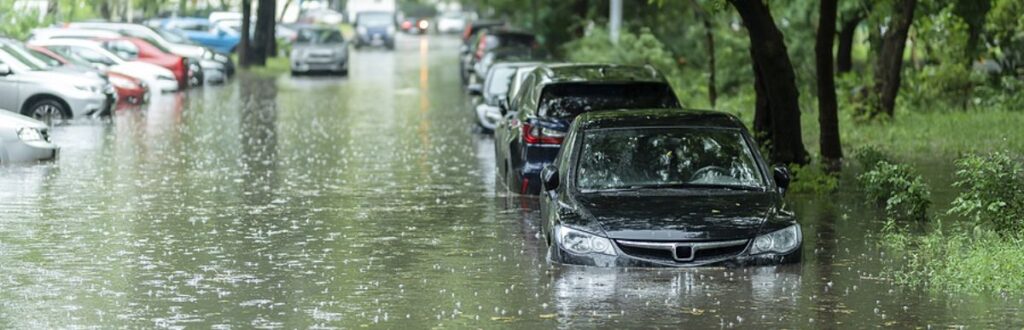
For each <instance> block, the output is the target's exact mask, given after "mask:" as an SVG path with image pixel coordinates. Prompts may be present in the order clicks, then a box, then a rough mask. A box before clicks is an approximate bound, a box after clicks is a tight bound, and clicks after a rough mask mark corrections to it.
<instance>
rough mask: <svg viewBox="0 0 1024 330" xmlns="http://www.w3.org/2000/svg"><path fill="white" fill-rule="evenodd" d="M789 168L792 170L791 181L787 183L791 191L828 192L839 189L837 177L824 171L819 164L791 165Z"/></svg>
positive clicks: (799, 192) (796, 192) (797, 192)
mask: <svg viewBox="0 0 1024 330" xmlns="http://www.w3.org/2000/svg"><path fill="white" fill-rule="evenodd" d="M790 169H791V170H792V172H793V182H792V183H790V185H789V192H791V193H795V194H801V193H813V194H829V193H832V192H834V191H836V190H837V189H839V178H838V177H836V176H835V174H831V173H828V172H826V171H825V170H824V169H822V168H821V166H818V165H815V164H808V165H803V166H800V165H793V166H791V167H790Z"/></svg>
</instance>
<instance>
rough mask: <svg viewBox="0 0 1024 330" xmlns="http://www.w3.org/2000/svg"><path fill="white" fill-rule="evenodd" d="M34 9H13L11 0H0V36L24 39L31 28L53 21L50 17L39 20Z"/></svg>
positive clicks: (37, 13)
mask: <svg viewBox="0 0 1024 330" xmlns="http://www.w3.org/2000/svg"><path fill="white" fill-rule="evenodd" d="M39 14H40V13H39V12H38V11H35V10H15V8H14V3H13V2H6V1H0V36H6V37H10V38H14V39H18V40H24V39H25V38H26V37H28V33H29V32H31V31H32V29H34V28H37V27H40V26H45V25H48V24H51V23H53V20H52V18H50V17H46V18H44V19H43V20H42V21H40V20H39Z"/></svg>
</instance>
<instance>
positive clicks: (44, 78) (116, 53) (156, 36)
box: [0, 18, 237, 164]
mask: <svg viewBox="0 0 1024 330" xmlns="http://www.w3.org/2000/svg"><path fill="white" fill-rule="evenodd" d="M200 21H201V20H200V19H196V18H173V19H161V20H157V21H155V22H157V23H159V24H156V25H155V26H156V27H154V26H148V25H143V24H131V23H116V22H73V23H68V24H63V25H60V26H54V27H47V28H39V29H35V30H33V31H31V33H30V34H29V36H28V38H27V39H26V40H25V41H19V40H15V39H11V38H6V37H2V36H0V164H6V163H11V162H24V161H39V160H49V159H54V158H56V157H57V156H58V153H59V152H58V150H59V148H58V147H57V146H56V145H54V144H53V143H52V142H51V140H50V135H49V132H50V130H49V127H50V125H53V124H61V123H64V122H66V121H67V120H70V119H82V118H96V117H102V116H107V115H110V114H111V113H112V112H113V111H115V110H116V109H120V108H126V107H136V106H139V105H141V104H144V103H146V102H148V101H149V99H150V98H151V97H152V96H154V95H157V94H162V93H170V92H176V91H180V90H183V89H187V88H193V87H197V86H201V85H204V84H208V83H210V84H213V83H223V82H224V81H226V80H227V79H228V78H229V77H230V76H231V75H232V74H233V73H234V63H232V61H231V58H230V57H229V54H228V53H229V52H230V51H231V50H233V49H234V47H233V46H231V45H229V44H228V43H221V42H222V41H224V40H223V39H230V38H229V36H228V34H229V33H228V32H217V33H215V35H216V36H218V37H219V38H220V39H221V40H219V41H216V42H215V41H214V40H213V39H216V38H208V36H204V35H201V34H199V33H192V34H189V33H183V32H181V31H185V30H188V28H189V26H187V24H196V23H200ZM192 30H198V28H197V29H192ZM193 32H197V31H193ZM229 41H230V40H229ZM197 43H202V45H200V44H197ZM235 43H237V38H236V41H235ZM204 45H207V46H214V47H215V49H216V50H215V49H214V48H209V47H206V46H204ZM225 50H227V52H225Z"/></svg>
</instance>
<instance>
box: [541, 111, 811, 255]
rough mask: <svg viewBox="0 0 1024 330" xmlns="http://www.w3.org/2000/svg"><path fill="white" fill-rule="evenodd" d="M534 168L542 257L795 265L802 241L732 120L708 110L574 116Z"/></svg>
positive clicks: (780, 185) (773, 179)
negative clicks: (548, 159) (547, 160)
mask: <svg viewBox="0 0 1024 330" xmlns="http://www.w3.org/2000/svg"><path fill="white" fill-rule="evenodd" d="M561 150H562V151H561V153H560V155H559V156H558V158H557V159H556V162H555V164H552V165H548V166H547V167H545V169H544V170H543V175H542V177H543V181H544V183H543V189H544V193H543V194H541V201H540V204H541V207H540V208H541V219H542V221H541V232H542V234H543V235H544V237H545V241H546V242H547V243H548V251H549V252H548V256H549V257H550V259H551V260H552V261H555V262H560V263H567V264H579V265H590V266H629V267H657V266H669V267H689V266H706V265H744V264H779V263H793V262H799V261H800V257H801V252H800V248H801V245H802V234H801V230H800V224H799V223H797V220H796V217H795V216H794V214H793V213H792V212H789V211H787V210H786V209H785V207H784V203H783V199H782V195H783V193H784V191H785V189H786V187H787V186H788V185H789V177H790V176H789V172H788V170H786V168H785V167H784V166H782V167H777V168H775V169H774V170H772V169H769V167H768V165H767V164H766V163H765V161H764V159H763V158H762V157H761V155H760V153H759V152H758V148H757V144H756V143H755V142H754V140H753V138H752V137H751V135H750V133H749V132H748V131H747V129H746V128H745V127H744V126H743V123H742V122H740V120H739V119H737V118H736V117H734V116H732V115H729V114H726V113H722V112H712V111H692V110H685V111H684V110H665V109H657V110H639V111H638V110H632V111H604V112H591V113H586V114H583V115H581V116H579V117H577V118H576V120H575V121H574V122H573V124H572V126H571V127H570V129H569V131H568V135H567V138H566V140H565V144H564V147H563V148H562V149H561Z"/></svg>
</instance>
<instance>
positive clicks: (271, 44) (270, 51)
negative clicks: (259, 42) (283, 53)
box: [267, 0, 277, 58]
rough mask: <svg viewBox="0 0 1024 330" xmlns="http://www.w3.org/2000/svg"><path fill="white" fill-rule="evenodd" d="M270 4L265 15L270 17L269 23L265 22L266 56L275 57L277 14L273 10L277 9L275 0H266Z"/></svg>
mask: <svg viewBox="0 0 1024 330" xmlns="http://www.w3.org/2000/svg"><path fill="white" fill-rule="evenodd" d="M267 2H268V3H269V5H270V12H269V13H268V14H267V17H270V20H269V22H270V24H267V36H268V37H267V58H273V57H277V32H276V30H277V15H274V12H275V11H276V10H277V0H267Z"/></svg>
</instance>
